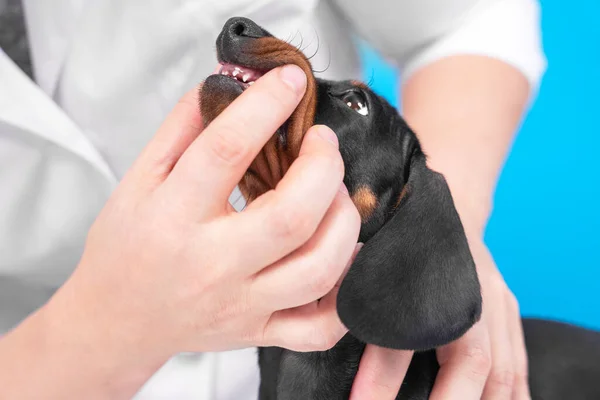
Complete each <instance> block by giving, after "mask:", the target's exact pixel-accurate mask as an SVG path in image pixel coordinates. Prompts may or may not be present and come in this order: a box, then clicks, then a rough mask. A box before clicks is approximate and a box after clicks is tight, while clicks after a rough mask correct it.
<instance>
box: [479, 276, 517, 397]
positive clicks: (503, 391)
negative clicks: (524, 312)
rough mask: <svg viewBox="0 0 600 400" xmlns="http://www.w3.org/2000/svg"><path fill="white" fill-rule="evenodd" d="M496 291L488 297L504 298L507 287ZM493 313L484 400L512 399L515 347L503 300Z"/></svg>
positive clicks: (489, 318)
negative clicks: (490, 361)
mask: <svg viewBox="0 0 600 400" xmlns="http://www.w3.org/2000/svg"><path fill="white" fill-rule="evenodd" d="M492 290H495V293H493V294H491V296H489V297H488V298H492V299H500V300H502V299H504V293H505V291H506V288H505V286H504V283H503V282H502V284H501V288H498V289H492ZM499 303H500V304H498V305H497V306H496V307H497V309H496V310H494V312H493V313H488V315H487V317H486V321H487V322H488V331H489V334H490V343H491V355H492V368H491V370H490V375H489V376H488V379H487V382H486V384H485V388H484V390H483V396H482V399H483V400H507V399H508V400H510V399H511V398H512V392H513V382H514V367H513V349H512V345H511V340H510V330H509V329H510V325H509V316H508V315H507V310H506V308H505V307H504V306H505V304H503V301H499Z"/></svg>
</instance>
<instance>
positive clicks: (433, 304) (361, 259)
mask: <svg viewBox="0 0 600 400" xmlns="http://www.w3.org/2000/svg"><path fill="white" fill-rule="evenodd" d="M407 167H409V175H408V182H407V183H406V185H405V187H404V189H405V190H404V191H403V192H404V193H403V194H402V195H401V200H400V203H399V204H398V206H397V208H396V210H395V212H394V215H393V216H392V217H391V218H390V219H389V221H388V222H387V223H386V224H385V225H384V226H383V227H382V228H381V229H380V230H379V231H378V232H377V233H376V234H375V235H374V236H373V237H372V238H371V239H369V240H368V241H367V242H366V243H365V245H364V246H363V248H362V249H361V251H360V252H359V253H358V256H357V257H356V259H355V261H354V263H353V265H352V266H351V268H350V270H349V272H348V275H347V276H346V278H345V279H344V280H343V282H342V285H341V287H340V291H339V294H338V305H337V308H338V314H339V316H340V318H341V320H342V322H343V323H344V325H346V327H347V328H348V330H349V331H350V333H351V334H352V335H354V336H355V337H356V338H358V339H359V340H361V341H363V342H365V343H370V344H375V345H378V346H382V347H388V348H394V349H411V350H425V349H432V348H436V347H439V346H441V345H444V344H447V343H449V342H451V341H453V340H455V339H458V338H459V337H460V336H462V335H463V334H464V333H465V332H466V331H467V330H468V329H469V328H470V327H471V326H472V325H473V324H474V323H475V322H477V320H478V319H479V317H480V315H481V290H480V286H479V280H478V278H477V273H476V270H475V263H474V261H473V258H472V256H471V252H470V250H469V246H468V243H467V238H466V236H465V232H464V229H463V226H462V223H461V221H460V219H459V216H458V213H457V211H456V209H455V207H454V202H453V200H452V197H451V195H450V190H449V188H448V186H447V184H446V180H445V179H444V177H443V176H442V175H441V174H439V173H437V172H434V171H432V170H431V169H429V168H428V167H427V165H426V160H425V155H424V154H423V153H422V152H421V150H420V149H416V150H415V151H414V152H413V154H412V156H411V157H410V162H409V165H407Z"/></svg>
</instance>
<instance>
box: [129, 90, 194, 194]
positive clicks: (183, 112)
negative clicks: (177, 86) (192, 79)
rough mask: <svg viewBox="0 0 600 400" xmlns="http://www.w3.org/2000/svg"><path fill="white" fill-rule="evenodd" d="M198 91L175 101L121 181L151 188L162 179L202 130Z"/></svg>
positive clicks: (188, 93)
mask: <svg viewBox="0 0 600 400" xmlns="http://www.w3.org/2000/svg"><path fill="white" fill-rule="evenodd" d="M198 90H199V86H198V87H196V88H194V89H192V90H190V91H189V92H187V93H186V94H185V95H184V96H183V97H182V98H181V99H180V100H179V101H178V102H177V104H176V105H175V107H174V108H173V110H172V111H171V112H170V113H169V115H168V116H167V118H166V119H165V121H164V122H163V123H162V125H161V126H160V128H159V129H158V131H157V132H156V134H155V135H154V137H153V138H152V139H151V140H150V142H149V143H148V144H147V145H146V147H145V148H144V149H143V150H142V152H141V154H140V156H139V157H138V158H137V159H136V161H135V162H134V164H133V166H132V167H131V169H130V170H129V171H128V172H127V174H126V175H125V176H124V177H123V181H128V180H132V181H135V182H136V183H142V184H144V187H145V188H150V189H152V188H155V187H156V186H157V185H158V184H160V183H161V182H163V181H164V179H165V178H166V177H167V175H168V174H169V173H170V172H171V170H172V168H173V166H174V165H175V163H176V162H177V160H178V159H179V157H181V155H182V154H183V152H184V151H185V149H187V148H188V146H189V145H190V144H191V143H192V142H193V141H194V139H196V137H198V135H199V134H200V132H202V129H203V125H202V118H201V116H200V111H199V108H198Z"/></svg>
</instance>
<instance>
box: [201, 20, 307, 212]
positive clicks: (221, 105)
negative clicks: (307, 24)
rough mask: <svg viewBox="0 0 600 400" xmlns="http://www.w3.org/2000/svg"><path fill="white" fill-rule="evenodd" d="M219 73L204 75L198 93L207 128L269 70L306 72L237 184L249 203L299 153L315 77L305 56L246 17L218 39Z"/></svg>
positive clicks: (277, 178) (231, 23)
mask: <svg viewBox="0 0 600 400" xmlns="http://www.w3.org/2000/svg"><path fill="white" fill-rule="evenodd" d="M216 44H217V46H216V47H217V58H218V60H219V63H220V64H221V68H220V69H219V71H218V73H216V74H214V75H211V76H209V77H208V78H207V79H206V81H205V82H204V84H203V86H202V89H201V92H200V108H201V112H202V117H203V119H204V124H205V126H207V125H208V124H210V122H211V121H213V120H214V119H215V118H217V117H218V115H219V114H220V113H221V112H222V111H223V110H224V109H225V108H226V107H227V106H228V105H229V104H231V103H232V102H233V101H234V100H235V99H236V98H237V97H238V96H239V95H241V94H242V93H243V92H244V90H246V89H247V88H249V87H250V86H251V85H253V84H254V82H256V81H257V80H258V79H259V78H260V77H261V76H263V75H264V74H265V73H267V72H268V71H270V70H272V69H274V68H277V67H280V66H283V65H286V64H295V65H297V66H299V67H300V68H302V70H303V71H304V73H305V74H306V76H307V88H306V93H305V95H304V97H303V98H302V100H301V101H300V104H299V105H298V107H297V108H296V110H295V111H294V112H293V113H292V115H291V116H290V118H289V119H288V120H287V121H286V122H285V123H284V124H283V125H282V127H280V128H279V129H278V131H277V132H276V133H275V134H274V135H273V136H272V137H271V139H270V140H269V141H268V142H267V144H266V145H265V146H264V147H263V149H262V151H261V152H260V153H259V154H258V156H257V157H256V159H255V160H254V161H253V163H252V165H251V166H250V168H249V170H248V172H247V173H246V174H245V175H244V177H243V179H242V181H241V182H240V184H239V187H240V190H241V191H242V193H243V194H244V196H245V198H246V199H247V200H248V201H252V200H253V199H255V198H256V197H258V196H260V195H261V194H263V193H265V192H267V191H268V190H270V189H274V188H275V186H276V185H277V183H278V182H279V181H280V180H281V178H282V177H283V175H284V174H285V172H286V171H287V169H288V168H289V166H290V165H291V163H292V161H293V160H294V159H295V158H296V157H297V156H298V153H299V152H300V145H301V143H302V139H303V138H304V134H305V133H306V131H307V130H308V128H310V127H311V126H312V125H313V123H314V116H315V109H316V102H317V101H316V80H315V77H314V76H313V72H312V67H311V65H310V62H309V61H308V59H307V58H306V56H305V55H304V54H303V53H302V52H301V51H300V50H299V49H297V48H296V47H294V46H293V45H291V44H289V43H287V42H285V41H283V40H280V39H277V38H275V37H273V36H272V35H271V34H270V33H269V32H267V31H265V30H264V29H262V28H261V27H259V26H258V25H256V24H255V23H254V22H252V21H250V20H248V19H246V18H231V19H230V20H228V21H227V22H226V23H225V25H224V26H223V29H222V31H221V33H220V34H219V37H218V38H217V43H216Z"/></svg>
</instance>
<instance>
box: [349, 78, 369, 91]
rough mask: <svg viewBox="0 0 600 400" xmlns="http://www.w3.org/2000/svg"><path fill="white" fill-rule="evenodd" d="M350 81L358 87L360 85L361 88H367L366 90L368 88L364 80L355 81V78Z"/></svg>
mask: <svg viewBox="0 0 600 400" xmlns="http://www.w3.org/2000/svg"><path fill="white" fill-rule="evenodd" d="M350 83H351V84H352V85H354V86H356V87H359V88H361V89H365V90H366V89H367V85H365V83H364V82H361V81H354V80H353V81H350Z"/></svg>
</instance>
